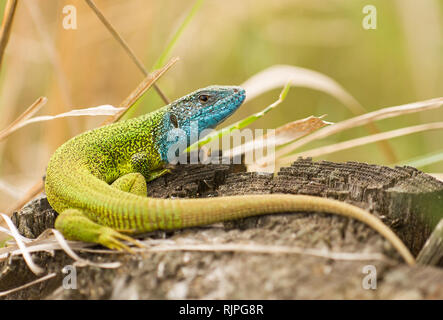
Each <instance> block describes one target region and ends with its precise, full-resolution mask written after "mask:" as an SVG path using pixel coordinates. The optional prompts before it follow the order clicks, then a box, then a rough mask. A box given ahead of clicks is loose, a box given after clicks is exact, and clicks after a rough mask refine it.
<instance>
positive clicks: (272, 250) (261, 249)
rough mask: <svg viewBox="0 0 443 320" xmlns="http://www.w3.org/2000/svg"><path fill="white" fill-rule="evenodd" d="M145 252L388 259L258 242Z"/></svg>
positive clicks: (164, 247)
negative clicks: (235, 253) (204, 252)
mask: <svg viewBox="0 0 443 320" xmlns="http://www.w3.org/2000/svg"><path fill="white" fill-rule="evenodd" d="M139 250H140V251H143V252H165V251H206V252H244V253H263V254H301V255H310V256H316V257H321V258H325V259H334V260H383V259H386V257H384V256H383V255H381V254H377V253H373V254H370V253H352V252H330V251H326V250H318V249H309V248H299V247H293V246H291V247H289V246H279V245H258V244H225V243H223V244H179V243H177V244H174V245H158V246H155V247H150V248H147V249H137V251H139Z"/></svg>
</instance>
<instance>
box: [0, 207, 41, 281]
mask: <svg viewBox="0 0 443 320" xmlns="http://www.w3.org/2000/svg"><path fill="white" fill-rule="evenodd" d="M0 216H1V217H2V218H3V220H4V221H5V222H6V224H7V225H8V227H9V230H10V231H11V234H12V236H13V237H14V240H15V242H16V243H17V246H18V247H19V249H20V252H21V253H22V254H23V259H24V260H25V262H26V264H27V266H28V267H29V269H31V271H32V272H33V273H34V274H36V275H39V274H41V273H43V269H42V268H40V267H39V266H37V265H36V264H35V263H34V261H33V260H32V257H31V255H30V253H29V251H28V250H27V248H26V245H25V243H24V242H23V240H22V239H21V238H22V236H21V235H20V233H19V232H18V230H17V228H16V227H15V225H14V223H13V222H12V221H11V219H10V218H9V217H8V216H7V215H6V214H4V213H0Z"/></svg>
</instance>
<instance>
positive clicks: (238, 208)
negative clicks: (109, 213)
mask: <svg viewBox="0 0 443 320" xmlns="http://www.w3.org/2000/svg"><path fill="white" fill-rule="evenodd" d="M222 199H223V200H222ZM163 201H165V202H169V203H170V204H171V205H172V206H173V207H172V208H171V209H172V210H171V211H173V212H174V211H175V214H173V216H175V219H176V222H177V223H176V224H175V227H172V228H177V226H179V225H180V227H181V228H184V227H191V226H200V225H205V224H210V223H215V222H221V221H227V220H234V219H238V218H245V217H250V216H256V215H262V214H270V213H281V212H295V211H298V212H300V211H303V212H327V213H332V214H337V215H341V216H345V217H350V218H354V219H357V220H359V221H361V222H363V223H365V224H367V225H368V226H370V227H371V228H373V229H374V230H376V231H377V232H379V233H380V234H381V235H382V236H383V237H385V238H386V239H387V240H388V241H389V242H390V243H391V244H392V245H393V246H394V248H395V249H397V250H398V252H399V253H400V255H401V256H402V257H403V258H404V259H405V261H406V262H407V263H408V264H414V263H415V259H414V257H413V256H412V254H411V253H410V251H409V249H408V248H407V247H406V246H405V245H404V243H403V242H402V241H401V240H400V239H399V238H398V236H397V235H396V234H395V233H394V232H393V231H392V230H391V229H389V228H388V227H387V226H386V225H385V224H384V223H383V222H382V221H381V220H380V219H378V218H377V217H376V216H374V215H372V214H370V213H369V212H367V211H365V210H363V209H361V208H358V207H356V206H353V205H350V204H347V203H344V202H340V201H337V200H332V199H327V198H320V197H314V196H306V195H287V194H271V195H245V196H231V197H223V198H210V199H208V198H206V199H192V200H187V199H183V200H163ZM174 209H175V210H174ZM177 209H178V210H177ZM166 224H167V223H166ZM166 224H165V225H166ZM169 225H171V224H169ZM172 225H174V223H172ZM172 228H171V229H172ZM166 229H169V228H167V227H166Z"/></svg>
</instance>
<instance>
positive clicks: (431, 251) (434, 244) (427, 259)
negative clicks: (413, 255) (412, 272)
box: [417, 219, 443, 266]
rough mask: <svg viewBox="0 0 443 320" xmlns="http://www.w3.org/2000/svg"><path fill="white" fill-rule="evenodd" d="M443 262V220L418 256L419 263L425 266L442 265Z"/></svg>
mask: <svg viewBox="0 0 443 320" xmlns="http://www.w3.org/2000/svg"><path fill="white" fill-rule="evenodd" d="M442 260H443V219H441V220H440V222H439V223H438V224H437V226H436V227H435V230H434V231H433V232H432V233H431V236H430V237H429V238H428V240H427V241H426V243H425V245H424V247H423V249H422V250H421V251H420V253H419V254H418V256H417V263H420V264H425V265H431V266H436V265H442Z"/></svg>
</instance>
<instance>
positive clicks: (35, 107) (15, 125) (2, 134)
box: [0, 97, 48, 141]
mask: <svg viewBox="0 0 443 320" xmlns="http://www.w3.org/2000/svg"><path fill="white" fill-rule="evenodd" d="M47 101H48V99H47V98H46V97H40V98H38V99H37V100H36V101H35V102H34V103H33V104H32V105H30V106H29V108H28V109H26V110H25V112H23V113H22V114H21V115H20V116H19V117H18V118H17V119H15V120H14V121H13V122H11V124H9V126H8V127H6V128H5V129H3V130H2V131H0V141H2V140H3V139H5V138H6V137H8V136H9V135H10V134H11V133H13V132H14V131H15V130H17V129H19V128H20V127H21V124H22V123H23V122H24V121H26V120H28V119H29V118H30V117H32V116H33V115H34V114H35V113H36V112H38V111H39V110H40V109H41V108H42V107H43V106H44V105H45V104H46V102H47Z"/></svg>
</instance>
